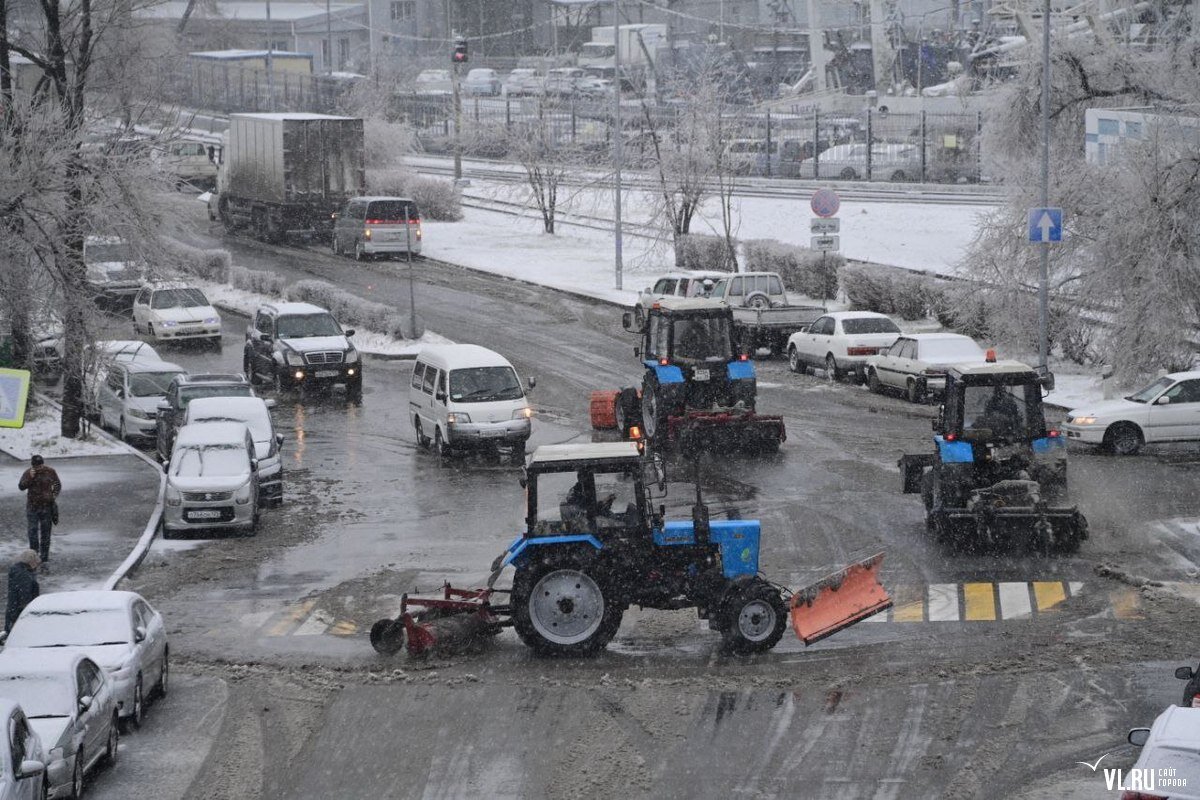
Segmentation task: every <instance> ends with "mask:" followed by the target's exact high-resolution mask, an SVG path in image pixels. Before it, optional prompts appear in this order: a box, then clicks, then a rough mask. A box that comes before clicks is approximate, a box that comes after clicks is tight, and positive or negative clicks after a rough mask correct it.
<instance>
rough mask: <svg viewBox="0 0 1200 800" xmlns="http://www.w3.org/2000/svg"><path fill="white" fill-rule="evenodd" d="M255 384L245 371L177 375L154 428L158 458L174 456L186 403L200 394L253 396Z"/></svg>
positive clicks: (202, 395)
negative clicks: (176, 437)
mask: <svg viewBox="0 0 1200 800" xmlns="http://www.w3.org/2000/svg"><path fill="white" fill-rule="evenodd" d="M254 396H255V395H254V387H253V386H251V385H250V382H249V381H248V380H246V376H245V375H237V374H219V375H218V374H213V375H177V376H176V377H175V378H174V380H172V381H171V383H170V384H169V385H168V386H167V394H166V396H165V397H163V401H162V402H161V403H159V404H158V419H157V429H156V431H155V437H154V438H155V455H156V456H158V460H159V461H167V460H168V459H170V458H171V448H172V447H174V446H175V434H176V433H178V432H179V427H180V426H181V425H183V420H184V417H186V416H187V414H186V413H185V412H186V411H187V404H188V403H190V402H191V401H193V400H195V399H196V398H198V397H254Z"/></svg>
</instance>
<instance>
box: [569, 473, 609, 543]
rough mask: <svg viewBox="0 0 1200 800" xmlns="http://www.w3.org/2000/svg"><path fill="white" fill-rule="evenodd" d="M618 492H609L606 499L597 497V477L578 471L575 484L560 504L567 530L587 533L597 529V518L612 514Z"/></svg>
mask: <svg viewBox="0 0 1200 800" xmlns="http://www.w3.org/2000/svg"><path fill="white" fill-rule="evenodd" d="M616 499H617V496H616V494H609V495H608V496H607V497H605V498H604V500H597V499H596V481H595V477H594V476H593V475H592V474H591V473H588V472H584V471H583V470H580V471H579V472H578V473H576V478H575V485H574V486H572V487H571V490H570V491H569V492H567V496H566V498H565V499H564V500H563V501H562V503H560V504H559V512H560V513H561V514H562V521H563V523H564V524H565V525H566V526H567V530H568V531H570V532H572V533H585V532H587V531H594V530H595V529H596V518H597V517H607V516H610V515H611V514H612V506H613V501H614V500H616Z"/></svg>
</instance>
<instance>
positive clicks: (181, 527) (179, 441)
mask: <svg viewBox="0 0 1200 800" xmlns="http://www.w3.org/2000/svg"><path fill="white" fill-rule="evenodd" d="M163 469H164V471H165V472H166V473H167V486H166V489H165V490H164V494H163V498H164V507H163V519H162V529H163V537H164V538H167V539H170V538H172V537H173V536H174V535H175V534H177V533H180V532H182V531H195V530H211V529H214V528H228V529H236V530H241V531H247V532H249V533H251V534H255V533H258V521H259V512H258V508H259V504H258V461H257V459H255V457H254V439H253V437H252V436H251V434H250V429H249V428H247V427H246V426H245V424H243V423H241V422H201V423H196V424H194V425H184V426H183V427H182V428H180V429H179V434H178V436H176V437H175V447H174V449H173V450H172V451H171V460H170V462H168V463H167V464H165V465H164V466H163Z"/></svg>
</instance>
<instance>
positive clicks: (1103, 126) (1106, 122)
mask: <svg viewBox="0 0 1200 800" xmlns="http://www.w3.org/2000/svg"><path fill="white" fill-rule="evenodd" d="M1099 122H1100V135H1101V136H1119V135H1120V134H1121V123H1119V122H1117V121H1116V120H1115V119H1101V120H1100V121H1099Z"/></svg>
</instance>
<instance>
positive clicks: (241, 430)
mask: <svg viewBox="0 0 1200 800" xmlns="http://www.w3.org/2000/svg"><path fill="white" fill-rule="evenodd" d="M246 431H247V427H246V425H245V423H242V422H193V423H191V424H188V425H184V426H183V427H182V428H180V429H179V433H178V434H176V436H175V446H176V447H181V446H182V447H197V446H200V447H202V446H204V445H234V446H241V445H244V444H245V443H246Z"/></svg>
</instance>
